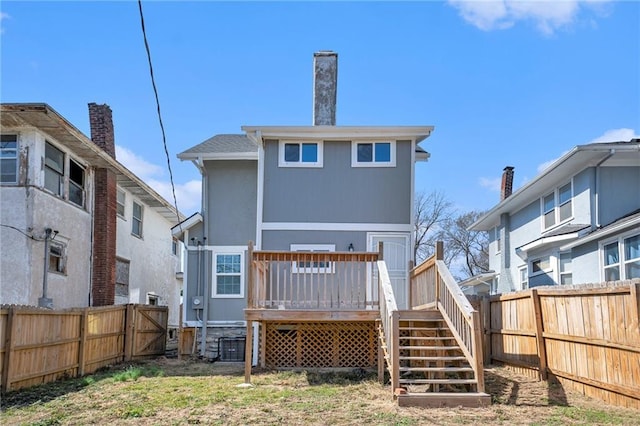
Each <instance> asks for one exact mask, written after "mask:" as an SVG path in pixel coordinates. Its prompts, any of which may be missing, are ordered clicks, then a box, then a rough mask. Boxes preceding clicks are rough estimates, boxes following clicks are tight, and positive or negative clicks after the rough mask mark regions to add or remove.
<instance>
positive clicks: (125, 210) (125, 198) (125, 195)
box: [116, 188, 127, 220]
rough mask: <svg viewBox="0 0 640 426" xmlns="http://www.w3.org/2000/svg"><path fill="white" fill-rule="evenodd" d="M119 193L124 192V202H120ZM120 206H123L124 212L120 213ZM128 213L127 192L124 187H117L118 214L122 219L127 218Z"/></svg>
mask: <svg viewBox="0 0 640 426" xmlns="http://www.w3.org/2000/svg"><path fill="white" fill-rule="evenodd" d="M118 193H122V194H124V202H123V203H122V204H120V203H119V202H118ZM118 206H122V210H123V211H122V214H120V213H118ZM126 214H127V192H126V191H125V190H123V189H120V188H117V189H116V216H118V217H119V218H120V219H124V220H127V219H126V218H125V216H126Z"/></svg>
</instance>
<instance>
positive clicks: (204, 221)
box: [198, 157, 210, 358]
mask: <svg viewBox="0 0 640 426" xmlns="http://www.w3.org/2000/svg"><path fill="white" fill-rule="evenodd" d="M198 163H199V167H198V168H199V169H200V174H201V175H202V233H203V237H202V240H203V242H202V243H203V244H204V246H205V252H204V255H203V257H204V258H203V261H202V262H201V264H200V266H201V267H202V268H204V270H203V274H202V279H203V294H202V296H203V299H204V306H203V307H202V317H203V318H202V337H201V344H200V355H201V356H202V357H203V358H204V356H205V354H206V349H207V325H208V323H209V299H210V297H209V286H208V285H207V284H208V282H209V280H208V277H207V253H208V251H207V250H206V245H207V240H208V239H209V238H208V237H209V228H208V226H209V221H208V220H207V219H208V218H207V213H208V208H207V195H208V194H207V189H208V185H207V170H206V169H205V167H204V162H203V161H202V157H200V158H198ZM200 250H202V247H201V248H200ZM200 255H201V253H200V252H199V253H198V256H200Z"/></svg>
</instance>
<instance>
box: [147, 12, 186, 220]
mask: <svg viewBox="0 0 640 426" xmlns="http://www.w3.org/2000/svg"><path fill="white" fill-rule="evenodd" d="M138 9H139V10H140V25H141V27H142V37H143V38H144V47H145V49H146V50H147V62H148V63H149V74H150V75H151V85H152V86H153V93H154V95H155V97H156V106H157V112H158V121H159V122H160V130H161V131H162V144H163V146H164V154H165V156H166V157H167V168H168V169H169V181H170V182H171V193H172V195H173V205H174V206H175V208H176V218H177V220H178V225H179V226H180V231H181V232H182V224H181V222H182V221H181V220H180V210H178V200H177V198H176V188H175V186H174V184H173V172H172V171H171V160H170V158H169V150H168V149H167V136H166V134H165V131H164V124H163V123H162V114H161V113H160V99H159V98H158V89H157V87H156V80H155V78H154V76H153V65H152V64H151V50H150V49H149V42H148V41H147V31H146V30H145V27H144V15H143V13H142V0H138Z"/></svg>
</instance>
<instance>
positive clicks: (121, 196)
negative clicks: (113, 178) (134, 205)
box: [116, 189, 127, 219]
mask: <svg viewBox="0 0 640 426" xmlns="http://www.w3.org/2000/svg"><path fill="white" fill-rule="evenodd" d="M126 200H127V194H125V192H124V191H122V190H120V189H118V195H117V207H116V211H117V213H118V216H120V217H121V218H123V219H124V203H125V201H126Z"/></svg>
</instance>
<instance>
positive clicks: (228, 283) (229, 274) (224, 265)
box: [213, 252, 244, 297]
mask: <svg viewBox="0 0 640 426" xmlns="http://www.w3.org/2000/svg"><path fill="white" fill-rule="evenodd" d="M243 257H244V255H243V253H231V252H229V253H215V254H214V259H215V271H216V273H215V277H214V279H215V283H214V285H213V295H214V296H217V297H243V295H244V286H243V278H244V268H243V264H244V262H243Z"/></svg>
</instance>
